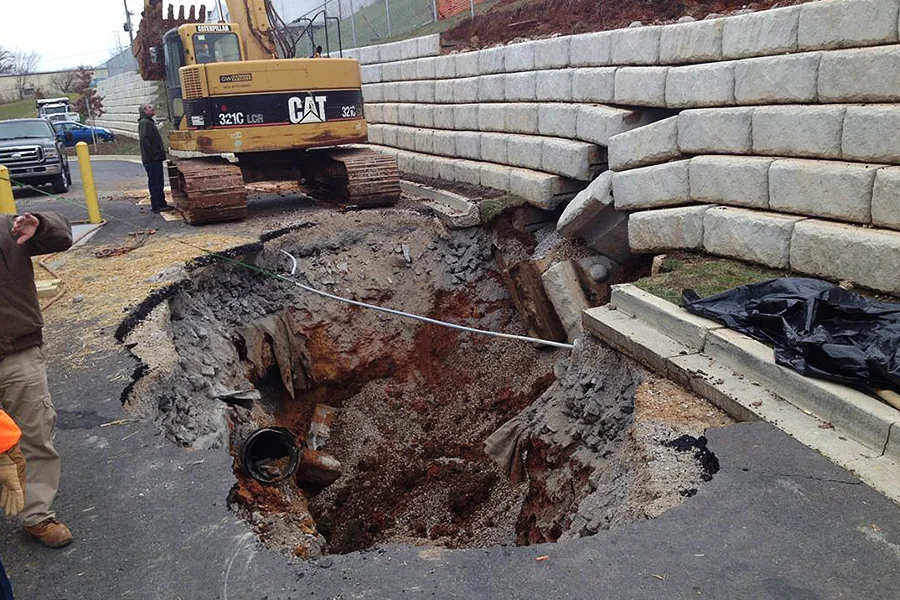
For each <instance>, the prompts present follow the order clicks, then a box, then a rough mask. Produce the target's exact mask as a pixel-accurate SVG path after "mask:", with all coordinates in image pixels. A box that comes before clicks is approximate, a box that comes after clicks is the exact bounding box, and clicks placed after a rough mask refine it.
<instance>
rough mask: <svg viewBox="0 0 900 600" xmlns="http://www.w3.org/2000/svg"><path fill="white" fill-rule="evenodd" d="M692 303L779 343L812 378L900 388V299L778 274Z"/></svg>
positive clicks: (687, 295)
mask: <svg viewBox="0 0 900 600" xmlns="http://www.w3.org/2000/svg"><path fill="white" fill-rule="evenodd" d="M683 295H684V307H685V308H686V309H687V310H689V311H691V312H692V313H695V314H698V315H701V316H703V317H707V318H709V319H714V320H716V321H719V322H721V323H724V324H725V325H727V326H728V327H729V328H731V329H734V330H736V331H740V332H741V333H745V334H747V335H749V336H751V337H753V338H755V339H757V340H759V341H762V342H766V343H769V344H771V345H773V346H774V347H775V361H776V362H777V363H778V364H779V365H783V366H786V367H791V368H793V369H794V370H796V371H798V372H799V373H802V374H803V375H806V376H809V377H819V378H822V379H830V380H833V381H840V382H843V383H847V384H850V385H852V386H854V387H857V388H861V389H891V390H894V391H897V392H900V359H898V347H900V304H889V303H886V302H877V301H875V300H871V299H869V298H866V297H865V296H862V295H860V294H858V293H856V292H852V291H849V290H845V289H842V288H840V287H838V286H836V285H834V284H832V283H829V282H827V281H821V280H818V279H807V278H799V277H787V278H781V279H772V280H769V281H763V282H760V283H754V284H751V285H745V286H741V287H737V288H733V289H731V290H728V291H725V292H721V293H719V294H714V295H712V296H709V297H707V298H700V297H699V296H697V294H696V293H695V292H693V291H691V290H685V291H684V293H683Z"/></svg>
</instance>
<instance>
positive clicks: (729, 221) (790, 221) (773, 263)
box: [703, 206, 803, 269]
mask: <svg viewBox="0 0 900 600" xmlns="http://www.w3.org/2000/svg"><path fill="white" fill-rule="evenodd" d="M802 219H803V217H790V216H787V215H778V214H774V213H761V212H758V211H753V210H745V209H743V208H726V207H724V206H717V207H715V208H711V209H709V210H708V211H707V212H706V214H705V216H704V218H703V247H704V248H705V249H706V251H707V252H709V253H710V254H716V255H718V256H727V257H728V258H736V259H738V260H745V261H747V262H752V263H758V264H761V265H765V266H767V267H772V268H773V269H787V268H788V267H789V266H790V250H791V233H792V232H793V230H794V225H795V224H796V223H797V222H799V221H801V220H802Z"/></svg>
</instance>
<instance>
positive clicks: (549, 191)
mask: <svg viewBox="0 0 900 600" xmlns="http://www.w3.org/2000/svg"><path fill="white" fill-rule="evenodd" d="M509 192H510V193H511V194H514V195H516V196H519V197H520V198H524V199H525V200H527V201H528V203H529V204H531V205H533V206H537V207H538V208H542V209H545V210H554V209H555V208H556V207H557V206H558V205H559V204H560V202H563V201H565V200H566V199H567V198H570V197H571V196H572V195H573V194H574V191H572V190H571V187H569V186H568V184H567V183H566V182H565V181H564V180H563V178H562V177H560V176H559V175H550V174H548V173H539V172H537V171H530V170H527V169H510V171H509Z"/></svg>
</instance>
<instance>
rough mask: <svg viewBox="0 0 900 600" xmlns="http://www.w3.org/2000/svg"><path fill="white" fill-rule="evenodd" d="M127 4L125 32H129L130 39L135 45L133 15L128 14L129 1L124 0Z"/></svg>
mask: <svg viewBox="0 0 900 600" xmlns="http://www.w3.org/2000/svg"><path fill="white" fill-rule="evenodd" d="M122 2H124V3H125V31H127V32H128V39H129V40H130V41H131V43H132V44H133V43H134V32H133V31H132V26H131V13H130V12H128V0H122Z"/></svg>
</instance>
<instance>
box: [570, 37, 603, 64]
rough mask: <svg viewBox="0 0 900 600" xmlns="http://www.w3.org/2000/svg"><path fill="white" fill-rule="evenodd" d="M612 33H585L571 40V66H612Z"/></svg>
mask: <svg viewBox="0 0 900 600" xmlns="http://www.w3.org/2000/svg"><path fill="white" fill-rule="evenodd" d="M611 49H612V32H610V31H601V32H598V33H583V34H581V35H573V36H571V37H570V38H569V64H570V65H571V66H573V67H592V66H596V65H609V64H612V62H611V56H610V52H611Z"/></svg>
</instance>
